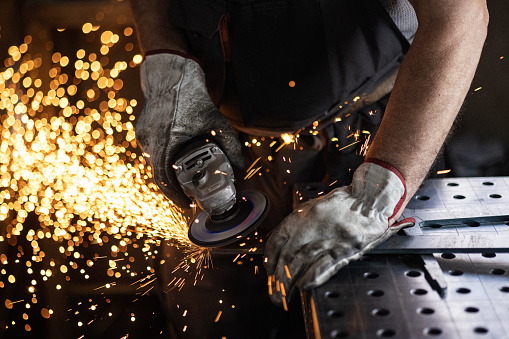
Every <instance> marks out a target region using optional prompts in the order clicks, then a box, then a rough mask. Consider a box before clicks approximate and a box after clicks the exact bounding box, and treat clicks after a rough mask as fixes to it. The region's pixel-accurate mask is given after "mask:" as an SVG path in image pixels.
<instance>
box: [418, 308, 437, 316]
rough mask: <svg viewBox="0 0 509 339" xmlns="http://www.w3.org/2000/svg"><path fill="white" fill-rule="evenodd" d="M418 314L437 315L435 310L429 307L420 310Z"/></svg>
mask: <svg viewBox="0 0 509 339" xmlns="http://www.w3.org/2000/svg"><path fill="white" fill-rule="evenodd" d="M417 312H418V313H419V314H424V315H430V314H433V313H435V310H434V309H432V308H429V307H422V308H418V309H417Z"/></svg>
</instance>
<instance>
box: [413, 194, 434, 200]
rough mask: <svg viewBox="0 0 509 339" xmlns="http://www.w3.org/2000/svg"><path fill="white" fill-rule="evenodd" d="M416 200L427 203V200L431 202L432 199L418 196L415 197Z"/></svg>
mask: <svg viewBox="0 0 509 339" xmlns="http://www.w3.org/2000/svg"><path fill="white" fill-rule="evenodd" d="M415 199H417V200H422V201H426V200H429V199H430V198H429V197H428V196H427V195H417V196H415Z"/></svg>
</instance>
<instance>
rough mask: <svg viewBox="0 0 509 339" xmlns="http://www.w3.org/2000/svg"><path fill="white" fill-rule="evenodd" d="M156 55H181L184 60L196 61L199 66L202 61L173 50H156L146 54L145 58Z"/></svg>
mask: <svg viewBox="0 0 509 339" xmlns="http://www.w3.org/2000/svg"><path fill="white" fill-rule="evenodd" d="M155 54H175V55H179V56H181V57H183V58H186V59H191V60H194V61H196V62H197V63H198V64H200V61H199V60H198V59H197V58H196V57H194V56H192V55H190V54H187V53H183V52H180V51H176V50H173V49H154V50H151V51H148V52H145V57H146V56H147V55H155ZM200 66H201V65H200Z"/></svg>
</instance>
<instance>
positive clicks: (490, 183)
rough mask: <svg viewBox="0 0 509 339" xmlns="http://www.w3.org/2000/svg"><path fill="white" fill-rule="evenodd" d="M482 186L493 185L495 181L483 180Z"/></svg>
mask: <svg viewBox="0 0 509 339" xmlns="http://www.w3.org/2000/svg"><path fill="white" fill-rule="evenodd" d="M482 184H483V185H484V186H493V185H495V183H493V182H491V181H485V182H483V183H482Z"/></svg>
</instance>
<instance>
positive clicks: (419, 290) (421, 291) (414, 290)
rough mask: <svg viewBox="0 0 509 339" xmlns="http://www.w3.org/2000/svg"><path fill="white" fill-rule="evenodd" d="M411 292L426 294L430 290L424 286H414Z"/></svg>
mask: <svg viewBox="0 0 509 339" xmlns="http://www.w3.org/2000/svg"><path fill="white" fill-rule="evenodd" d="M410 293H412V294H414V295H425V294H428V291H426V290H425V289H423V288H414V289H412V290H411V291H410Z"/></svg>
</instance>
